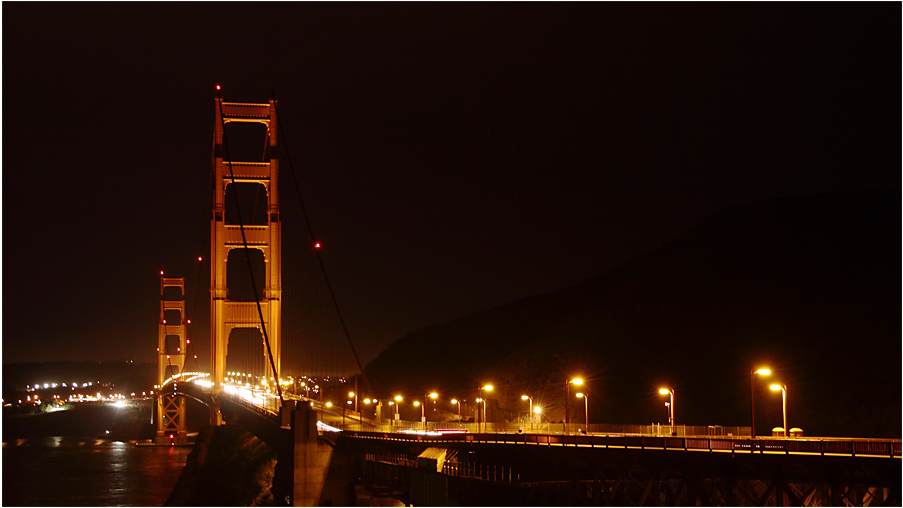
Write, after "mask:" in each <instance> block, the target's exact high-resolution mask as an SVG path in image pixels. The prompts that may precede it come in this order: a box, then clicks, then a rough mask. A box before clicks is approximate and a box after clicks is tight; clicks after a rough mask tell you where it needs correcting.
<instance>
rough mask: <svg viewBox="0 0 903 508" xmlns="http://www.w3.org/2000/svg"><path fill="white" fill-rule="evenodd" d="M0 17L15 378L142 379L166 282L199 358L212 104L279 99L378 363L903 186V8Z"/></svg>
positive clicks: (491, 8) (346, 308)
mask: <svg viewBox="0 0 903 508" xmlns="http://www.w3.org/2000/svg"><path fill="white" fill-rule="evenodd" d="M2 14H3V315H2V317H3V362H4V363H11V362H24V361H51V360H126V359H131V360H134V361H154V360H155V347H156V340H157V319H158V313H159V306H158V299H159V275H158V274H159V271H160V270H165V271H166V273H167V275H173V276H181V275H184V276H187V277H188V282H187V289H188V292H189V294H188V301H189V309H193V308H197V309H198V313H199V314H197V315H196V318H195V319H197V321H198V322H199V327H198V328H195V329H194V331H193V334H194V337H195V339H196V343H197V344H199V347H198V351H199V357H201V361H202V362H204V363H206V361H207V360H206V359H207V357H208V356H209V346H208V344H209V335H208V334H209V332H208V331H207V328H205V327H206V324H205V323H206V321H205V319H206V317H205V315H206V313H207V312H208V306H209V303H208V299H209V268H208V267H207V266H206V265H204V267H203V268H202V269H201V270H200V273H201V276H200V278H199V277H198V272H199V270H198V266H197V261H196V258H197V256H199V255H201V256H204V257H206V256H208V255H209V251H208V249H209V247H208V244H209V237H208V236H207V235H208V234H209V233H208V230H207V227H208V226H209V223H208V222H207V218H206V215H205V208H206V199H207V183H208V176H209V169H210V157H211V147H212V134H213V121H214V101H213V97H214V85H215V84H222V86H223V96H224V98H225V100H226V101H230V102H265V101H266V100H267V99H268V98H269V97H270V96H272V95H273V94H274V93H275V96H276V97H277V98H278V100H279V113H280V117H279V121H280V123H281V126H282V127H283V128H284V129H285V134H286V139H287V141H288V142H287V143H285V144H284V145H283V149H284V150H283V152H282V153H283V154H285V153H289V154H290V155H291V158H292V162H293V165H294V169H295V171H296V174H297V175H298V178H299V180H300V187H301V189H302V193H303V195H304V199H305V205H306V207H307V210H308V212H309V214H310V219H311V223H312V225H313V228H314V230H315V231H316V233H317V237H318V238H319V239H321V240H322V241H323V244H324V248H323V249H322V251H321V253H322V256H323V260H324V264H325V266H326V268H327V270H328V272H329V276H330V279H331V282H332V285H333V287H334V289H335V294H336V298H337V299H338V301H339V304H340V306H341V309H342V313H343V315H344V316H345V319H346V321H347V324H348V329H349V332H350V334H351V336H352V338H353V340H354V341H355V345H356V347H357V348H358V350H359V352H360V354H361V359H362V361H363V362H364V363H365V364H366V362H368V361H369V360H371V359H373V358H374V357H375V356H376V355H377V354H378V353H379V352H380V351H381V350H382V349H384V348H385V347H386V346H387V345H388V344H389V343H390V342H392V341H393V340H395V339H397V338H399V337H401V336H402V335H404V334H405V333H408V332H410V331H414V330H417V329H420V328H424V327H427V326H429V325H431V324H436V323H442V322H445V321H448V320H451V319H454V318H457V317H460V316H463V315H465V314H468V313H471V312H475V311H480V310H483V309H486V308H489V307H491V306H494V305H498V304H502V303H506V302H510V301H512V300H515V299H517V298H522V297H525V296H529V295H536V294H541V293H546V292H550V291H553V290H557V289H561V288H563V287H566V286H569V285H573V284H576V283H579V282H581V281H583V280H585V279H587V278H589V277H592V276H594V275H597V274H599V273H602V272H603V271H605V270H607V269H609V268H611V267H614V266H617V265H618V264H620V263H623V262H625V261H627V260H629V259H631V258H632V257H634V256H636V255H638V254H640V253H643V252H645V251H648V250H650V249H653V248H656V247H657V246H659V245H661V244H662V243H663V242H665V241H668V240H671V239H673V238H675V237H677V236H678V235H680V234H681V233H683V232H685V231H686V230H688V229H689V228H691V227H692V226H694V225H696V224H698V223H699V222H700V221H702V220H704V219H706V218H707V217H710V216H712V215H714V214H716V213H718V212H720V211H722V210H724V209H726V208H728V207H733V206H739V205H744V204H750V203H754V202H757V201H761V200H765V199H772V198H779V197H791V196H798V195H809V194H818V193H826V192H837V191H844V190H869V189H899V188H900V180H901V177H900V175H901V173H900V168H901V158H900V154H901V145H900V140H901V129H900V127H901V116H900V111H901V100H900V89H901V58H900V40H901V34H900V18H901V6H900V4H899V3H869V4H846V3H844V4H838V3H830V4H813V3H804V4H785V3H768V4H750V3H730V4H712V3H703V4H682V3H667V4H652V3H616V4H606V3H577V4H561V3H528V4H521V3H449V4H434V3H430V4H419V3H401V4H381V3H366V4H357V3H317V4H295V3H275V4H264V5H260V4H244V3H229V2H227V3H220V2H205V3H197V4H195V3H192V4H182V3H158V4H136V3H71V4H68V3H64V4H59V3H54V4H46V3H4V5H3V7H2ZM280 141H282V140H280ZM281 168H282V176H281V183H282V182H284V184H283V185H284V188H283V192H286V191H287V190H288V187H287V186H288V184H289V180H288V178H289V176H288V170H289V164H288V162H287V160H286V158H284V157H283V158H282V159H281ZM283 199H284V200H285V199H288V198H285V197H284V198H283ZM283 234H284V235H287V234H289V233H288V232H284V233H283ZM292 259H293V256H292V255H289V254H286V262H290V261H291V260H292ZM198 287H200V291H196V289H197V288H198ZM197 298H200V300H199V301H200V304H198V305H197V306H196V307H193V305H194V303H193V302H194V301H195V299H197ZM286 305H287V304H286ZM188 314H189V317H192V310H190V311H189V313H188ZM202 314H203V315H202Z"/></svg>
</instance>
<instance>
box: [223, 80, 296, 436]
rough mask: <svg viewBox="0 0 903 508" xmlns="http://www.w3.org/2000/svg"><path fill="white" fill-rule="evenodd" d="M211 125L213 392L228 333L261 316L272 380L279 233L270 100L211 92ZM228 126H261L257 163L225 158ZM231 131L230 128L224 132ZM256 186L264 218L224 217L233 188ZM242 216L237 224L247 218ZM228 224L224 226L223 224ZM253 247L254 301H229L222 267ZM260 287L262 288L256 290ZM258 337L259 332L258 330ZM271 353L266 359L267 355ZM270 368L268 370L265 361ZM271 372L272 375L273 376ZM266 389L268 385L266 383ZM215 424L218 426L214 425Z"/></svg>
mask: <svg viewBox="0 0 903 508" xmlns="http://www.w3.org/2000/svg"><path fill="white" fill-rule="evenodd" d="M215 106H216V107H215V108H214V109H215V112H216V121H215V122H214V127H213V161H212V165H213V166H212V169H211V171H212V173H213V175H212V176H213V190H214V192H213V210H212V216H211V224H210V239H211V241H210V335H211V340H210V364H211V365H210V374H211V381H212V382H213V390H214V393H218V392H219V391H220V390H221V389H222V385H221V383H222V382H223V380H224V375H225V366H226V355H227V352H228V347H229V334H230V332H231V331H232V330H234V329H236V328H257V329H260V328H261V315H262V318H263V319H262V320H263V323H262V324H263V326H265V334H266V335H265V337H267V338H268V339H269V351H267V348H266V347H265V345H264V344H261V349H262V351H261V354H262V355H264V356H265V357H266V361H265V365H266V373H265V375H266V379H270V378H271V377H272V378H274V379H275V380H277V381H278V372H279V364H280V329H281V320H282V301H281V299H282V260H281V242H282V236H281V235H282V229H281V222H280V219H279V192H278V186H277V184H278V176H279V161H278V158H277V154H276V101H275V100H274V99H271V100H270V101H269V103H267V104H248V103H235V102H224V101H223V100H222V98H221V97H220V96H219V94H217V97H216V99H215ZM233 122H242V123H252V124H263V125H264V126H265V127H266V135H265V139H262V140H260V141H261V145H262V146H263V147H264V154H263V157H262V159H263V160H262V161H261V162H246V161H235V160H230V157H229V154H228V153H227V152H228V148H229V137H228V136H226V146H225V147H224V146H223V129H224V128H225V125H226V124H229V123H233ZM230 132H231V130H230ZM233 182H234V183H235V184H242V183H244V184H247V183H250V184H259V185H262V186H263V188H264V189H265V191H266V203H267V209H266V220H265V223H263V224H254V225H244V226H242V225H241V224H240V223H237V221H236V220H235V217H227V216H226V193H227V191H229V187H230V186H231V185H232V184H233ZM249 211H250V210H248V211H245V210H242V211H241V213H242V214H245V215H247V217H243V218H242V221H247V218H248V217H250V214H248V213H247V212H249ZM227 220H228V221H229V222H228V223H227V222H226V221H227ZM245 242H247V247H248V249H257V250H260V251H261V252H262V253H263V259H264V265H265V268H264V270H265V274H266V275H265V280H264V281H256V283H257V285H258V287H257V288H256V289H255V291H256V292H257V296H258V298H259V299H260V310H259V312H258V308H257V303H256V302H253V301H250V302H246V301H232V300H230V299H229V294H228V291H227V286H226V273H227V270H226V266H227V262H228V259H229V255H230V252H233V251H234V250H235V249H243V248H244V247H245ZM261 285H262V287H260V286H261ZM261 332H262V335H263V332H264V330H261ZM268 354H272V358H269V357H267V355H268ZM270 360H272V365H273V366H271V361H270ZM274 368H275V370H276V372H273V369H274ZM271 386H272V385H271ZM217 423H219V422H217Z"/></svg>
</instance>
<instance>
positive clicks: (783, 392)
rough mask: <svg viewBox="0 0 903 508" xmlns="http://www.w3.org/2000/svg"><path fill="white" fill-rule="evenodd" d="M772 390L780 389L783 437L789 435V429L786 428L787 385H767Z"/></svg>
mask: <svg viewBox="0 0 903 508" xmlns="http://www.w3.org/2000/svg"><path fill="white" fill-rule="evenodd" d="M769 388H771V389H772V390H774V391H778V390H781V405H782V406H783V413H784V437H787V436H788V435H789V432H790V431H789V430H788V429H787V385H785V384H774V385H771V386H769Z"/></svg>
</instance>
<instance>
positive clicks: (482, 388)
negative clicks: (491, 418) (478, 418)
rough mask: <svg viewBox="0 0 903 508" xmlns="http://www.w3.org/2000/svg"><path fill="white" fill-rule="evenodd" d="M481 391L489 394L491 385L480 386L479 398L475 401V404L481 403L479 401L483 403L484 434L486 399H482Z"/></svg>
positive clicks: (484, 426) (484, 430)
mask: <svg viewBox="0 0 903 508" xmlns="http://www.w3.org/2000/svg"><path fill="white" fill-rule="evenodd" d="M483 390H486V391H487V392H491V391H492V385H485V386H481V387H480V398H479V400H477V402H481V401H482V402H483V418H482V420H483V432H486V399H484V398H483Z"/></svg>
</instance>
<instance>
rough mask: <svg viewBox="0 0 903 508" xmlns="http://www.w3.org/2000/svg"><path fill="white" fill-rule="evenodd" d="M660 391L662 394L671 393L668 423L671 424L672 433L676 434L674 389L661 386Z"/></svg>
mask: <svg viewBox="0 0 903 508" xmlns="http://www.w3.org/2000/svg"><path fill="white" fill-rule="evenodd" d="M658 393H660V394H662V395H668V394H670V395H671V404H668V425H670V426H671V434H672V435H673V434H674V389H673V388H660V389H659V390H658Z"/></svg>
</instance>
